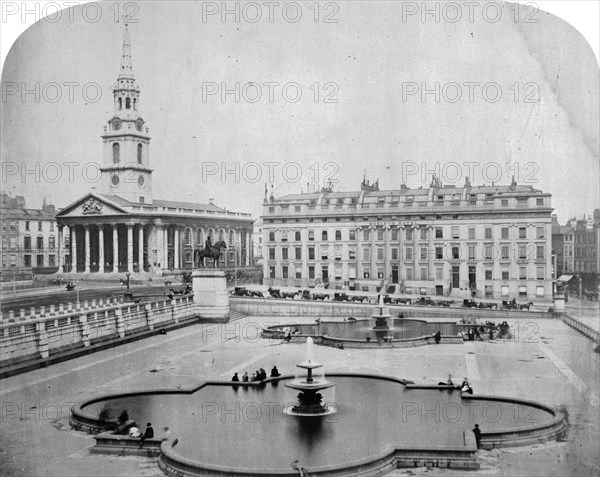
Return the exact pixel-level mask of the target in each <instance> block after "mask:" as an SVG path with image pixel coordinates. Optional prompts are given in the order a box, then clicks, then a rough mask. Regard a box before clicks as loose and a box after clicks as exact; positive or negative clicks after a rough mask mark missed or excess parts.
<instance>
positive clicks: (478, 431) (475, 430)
mask: <svg viewBox="0 0 600 477" xmlns="http://www.w3.org/2000/svg"><path fill="white" fill-rule="evenodd" d="M473 434H475V442H476V443H477V448H478V449H479V448H480V447H481V429H479V424H475V427H474V428H473Z"/></svg>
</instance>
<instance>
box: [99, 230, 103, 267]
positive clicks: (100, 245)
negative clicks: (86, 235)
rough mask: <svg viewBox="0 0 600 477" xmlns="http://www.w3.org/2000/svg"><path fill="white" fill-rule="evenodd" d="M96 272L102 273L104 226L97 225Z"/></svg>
mask: <svg viewBox="0 0 600 477" xmlns="http://www.w3.org/2000/svg"><path fill="white" fill-rule="evenodd" d="M98 266H99V267H100V268H98V272H99V273H104V225H102V224H100V225H98Z"/></svg>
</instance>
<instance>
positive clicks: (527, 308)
mask: <svg viewBox="0 0 600 477" xmlns="http://www.w3.org/2000/svg"><path fill="white" fill-rule="evenodd" d="M532 306H533V302H532V301H530V302H529V303H525V304H524V305H519V310H529V308H530V307H532Z"/></svg>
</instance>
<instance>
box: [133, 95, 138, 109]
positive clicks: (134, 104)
mask: <svg viewBox="0 0 600 477" xmlns="http://www.w3.org/2000/svg"><path fill="white" fill-rule="evenodd" d="M133 109H134V110H136V111H137V99H135V98H133Z"/></svg>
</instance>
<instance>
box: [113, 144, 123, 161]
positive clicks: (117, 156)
mask: <svg viewBox="0 0 600 477" xmlns="http://www.w3.org/2000/svg"><path fill="white" fill-rule="evenodd" d="M112 149H113V163H115V164H118V163H119V161H120V160H121V145H120V144H119V143H118V142H114V143H113V145H112Z"/></svg>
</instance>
